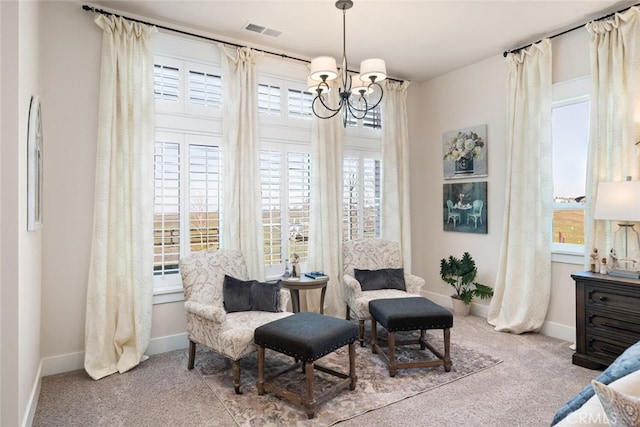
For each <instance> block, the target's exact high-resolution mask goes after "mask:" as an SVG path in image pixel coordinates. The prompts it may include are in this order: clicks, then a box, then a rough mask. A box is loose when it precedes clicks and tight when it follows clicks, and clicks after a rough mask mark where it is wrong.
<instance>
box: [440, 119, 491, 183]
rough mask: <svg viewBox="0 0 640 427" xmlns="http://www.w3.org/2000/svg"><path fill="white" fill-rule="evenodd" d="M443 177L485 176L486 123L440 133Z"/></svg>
mask: <svg viewBox="0 0 640 427" xmlns="http://www.w3.org/2000/svg"><path fill="white" fill-rule="evenodd" d="M442 145H443V168H442V170H443V172H444V179H455V178H470V177H484V176H487V125H481V126H474V127H469V128H464V129H458V130H452V131H449V132H445V133H443V134H442Z"/></svg>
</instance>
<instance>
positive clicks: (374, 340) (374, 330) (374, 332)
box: [371, 319, 378, 353]
mask: <svg viewBox="0 0 640 427" xmlns="http://www.w3.org/2000/svg"><path fill="white" fill-rule="evenodd" d="M377 352H378V322H377V321H376V319H371V353H377Z"/></svg>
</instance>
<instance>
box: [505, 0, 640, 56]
mask: <svg viewBox="0 0 640 427" xmlns="http://www.w3.org/2000/svg"><path fill="white" fill-rule="evenodd" d="M639 5H640V3H636V4H634V5H632V6H629V7H625V8H624V9H620V10H619V11H617V12H611V13H610V14H608V15H605V16H601V17H600V18H596V19H592V20H591V21H587V22H585V23H583V24H580V25H576V26H575V27H573V28H569V29H568V30H564V31H561V32H559V33H557V34H554V35H552V36H549V37H545V38H549V39H553V38H556V37H559V36H561V35H563V34H567V33H570V32H571V31H575V30H577V29H579V28H582V27H584V26H585V25H586V24H587V23H589V22H594V21H602V20H604V19H607V18H611V17H612V16H614V15H615V14H616V13H622V12H626V11H627V10H629V9H631V8H632V7H635V6H639ZM542 40H543V39H540V40H538V41H537V42H534V43H529V44H528V45H525V46H521V47H519V48H517V49H511V50H505V51H504V52H503V53H502V56H503V57H505V58H506V57H507V55H508V54H510V53H518V52H520V51H521V50H523V49H526V48H528V47H530V46H533V45H534V44H536V43H539V42H541V41H542Z"/></svg>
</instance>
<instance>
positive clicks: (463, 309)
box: [451, 296, 471, 317]
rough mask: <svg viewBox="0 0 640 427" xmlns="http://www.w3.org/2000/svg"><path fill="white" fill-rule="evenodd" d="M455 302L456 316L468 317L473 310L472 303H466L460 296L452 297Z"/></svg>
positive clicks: (454, 310)
mask: <svg viewBox="0 0 640 427" xmlns="http://www.w3.org/2000/svg"><path fill="white" fill-rule="evenodd" d="M451 303H452V304H453V314H455V315H456V316H461V317H466V316H468V315H469V313H470V312H471V304H465V303H464V302H463V301H462V300H461V299H460V298H456V297H453V296H452V297H451Z"/></svg>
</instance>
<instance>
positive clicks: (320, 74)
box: [309, 56, 338, 82]
mask: <svg viewBox="0 0 640 427" xmlns="http://www.w3.org/2000/svg"><path fill="white" fill-rule="evenodd" d="M309 77H310V78H311V79H312V80H315V81H317V82H321V81H331V80H333V79H335V78H336V77H338V67H337V66H336V60H335V58H332V57H330V56H318V57H317V58H313V59H312V60H311V73H310V75H309Z"/></svg>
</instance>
